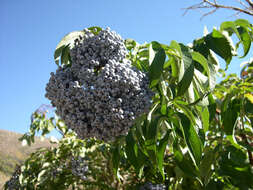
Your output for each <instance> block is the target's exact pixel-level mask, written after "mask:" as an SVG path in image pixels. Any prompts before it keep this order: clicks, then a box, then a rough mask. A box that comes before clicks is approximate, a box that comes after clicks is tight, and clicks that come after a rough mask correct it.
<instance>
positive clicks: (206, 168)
mask: <svg viewBox="0 0 253 190" xmlns="http://www.w3.org/2000/svg"><path fill="white" fill-rule="evenodd" d="M214 162H215V152H214V151H213V150H207V151H206V153H205V155H204V157H203V159H202V160H201V162H200V166H199V172H200V176H201V178H202V181H203V182H204V184H205V185H207V184H208V182H209V180H210V177H211V175H212V172H211V165H212V164H213V163H214Z"/></svg>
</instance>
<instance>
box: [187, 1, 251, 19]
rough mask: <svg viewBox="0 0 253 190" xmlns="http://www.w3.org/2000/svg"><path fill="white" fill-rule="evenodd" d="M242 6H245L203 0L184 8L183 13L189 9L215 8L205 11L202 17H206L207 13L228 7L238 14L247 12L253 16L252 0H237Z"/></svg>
mask: <svg viewBox="0 0 253 190" xmlns="http://www.w3.org/2000/svg"><path fill="white" fill-rule="evenodd" d="M237 1H238V2H239V3H240V4H241V6H243V8H241V7H237V6H229V5H223V4H218V3H217V1H216V0H213V1H210V0H202V2H200V3H198V4H195V5H192V6H190V7H188V8H184V10H185V12H184V14H183V15H185V14H186V13H187V12H188V11H189V10H196V9H213V10H211V11H209V12H207V13H204V14H203V15H202V17H201V19H202V18H204V17H206V16H207V15H210V14H213V13H214V12H216V11H217V10H218V9H228V10H233V11H236V12H237V14H239V13H245V14H247V15H250V16H253V2H252V0H245V1H246V2H247V4H245V3H244V2H242V1H241V0H237Z"/></svg>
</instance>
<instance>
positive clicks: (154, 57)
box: [149, 41, 166, 88]
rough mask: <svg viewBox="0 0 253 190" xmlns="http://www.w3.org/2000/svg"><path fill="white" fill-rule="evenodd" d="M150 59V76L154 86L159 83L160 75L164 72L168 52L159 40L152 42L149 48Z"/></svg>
mask: <svg viewBox="0 0 253 190" xmlns="http://www.w3.org/2000/svg"><path fill="white" fill-rule="evenodd" d="M149 55H150V61H149V63H150V64H151V65H150V68H149V78H150V81H151V82H150V87H151V88H152V87H154V86H155V85H157V84H158V82H159V79H160V76H161V75H162V72H163V65H164V62H165V59H166V54H165V51H164V49H163V48H162V47H161V45H160V44H159V43H158V42H155V41H154V42H151V45H150V48H149Z"/></svg>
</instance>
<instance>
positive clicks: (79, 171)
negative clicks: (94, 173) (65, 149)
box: [71, 157, 88, 180]
mask: <svg viewBox="0 0 253 190" xmlns="http://www.w3.org/2000/svg"><path fill="white" fill-rule="evenodd" d="M71 168H72V174H73V175H75V176H78V177H80V178H81V179H82V180H86V179H87V177H86V174H87V172H88V165H87V163H86V161H85V159H84V158H81V157H78V158H77V159H75V158H72V159H71Z"/></svg>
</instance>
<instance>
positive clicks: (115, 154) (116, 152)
mask: <svg viewBox="0 0 253 190" xmlns="http://www.w3.org/2000/svg"><path fill="white" fill-rule="evenodd" d="M119 162H120V146H116V147H114V148H113V152H112V164H113V172H114V175H115V176H116V177H118V175H117V174H118V168H119Z"/></svg>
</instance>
